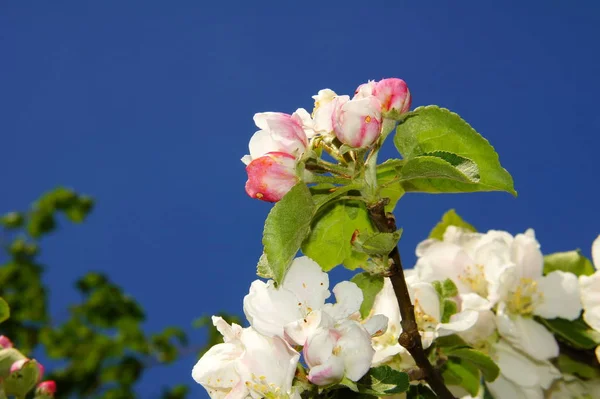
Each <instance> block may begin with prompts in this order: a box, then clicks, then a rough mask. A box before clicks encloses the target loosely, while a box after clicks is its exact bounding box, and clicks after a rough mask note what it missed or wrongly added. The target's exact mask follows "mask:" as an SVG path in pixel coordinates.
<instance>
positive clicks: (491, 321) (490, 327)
mask: <svg viewBox="0 0 600 399" xmlns="http://www.w3.org/2000/svg"><path fill="white" fill-rule="evenodd" d="M495 332H496V315H495V314H494V312H492V311H491V310H481V311H479V315H478V317H477V322H476V323H475V325H473V327H471V328H469V329H467V330H465V331H463V332H461V333H460V334H459V335H460V337H461V338H462V339H464V340H465V341H467V342H468V343H470V344H471V345H473V346H476V345H477V344H479V343H482V342H484V341H486V340H487V339H488V338H489V337H490V336H491V335H492V334H494V333H495Z"/></svg>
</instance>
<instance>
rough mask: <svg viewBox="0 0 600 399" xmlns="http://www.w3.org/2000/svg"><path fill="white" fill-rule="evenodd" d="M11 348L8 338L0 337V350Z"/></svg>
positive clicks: (11, 344)
mask: <svg viewBox="0 0 600 399" xmlns="http://www.w3.org/2000/svg"><path fill="white" fill-rule="evenodd" d="M12 347H13V343H12V341H11V340H10V338H8V337H7V336H5V335H0V348H4V349H5V348H12Z"/></svg>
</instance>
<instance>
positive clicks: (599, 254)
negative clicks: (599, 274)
mask: <svg viewBox="0 0 600 399" xmlns="http://www.w3.org/2000/svg"><path fill="white" fill-rule="evenodd" d="M592 262H594V266H596V269H598V268H600V235H599V236H598V237H597V238H596V239H595V240H594V242H593V243H592Z"/></svg>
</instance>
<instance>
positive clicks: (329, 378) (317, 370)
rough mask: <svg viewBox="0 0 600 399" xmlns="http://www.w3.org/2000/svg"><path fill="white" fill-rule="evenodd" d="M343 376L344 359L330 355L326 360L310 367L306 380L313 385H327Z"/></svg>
mask: <svg viewBox="0 0 600 399" xmlns="http://www.w3.org/2000/svg"><path fill="white" fill-rule="evenodd" d="M343 377H344V361H343V360H342V359H341V358H339V357H337V356H331V357H330V358H329V359H328V361H327V362H325V363H323V364H320V365H318V366H315V367H311V369H310V371H309V373H308V380H309V381H310V382H312V383H313V384H315V385H329V384H333V383H335V382H338V381H340V380H341V379H342V378H343Z"/></svg>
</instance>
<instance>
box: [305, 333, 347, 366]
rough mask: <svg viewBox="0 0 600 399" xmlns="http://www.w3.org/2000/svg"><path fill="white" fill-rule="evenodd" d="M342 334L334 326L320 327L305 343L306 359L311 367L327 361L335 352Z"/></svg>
mask: <svg viewBox="0 0 600 399" xmlns="http://www.w3.org/2000/svg"><path fill="white" fill-rule="evenodd" d="M340 337H341V334H340V333H339V332H338V331H337V330H336V329H333V328H319V329H318V330H317V331H315V333H314V334H312V335H311V336H309V337H308V340H307V341H306V345H304V350H303V353H304V361H306V364H307V365H308V366H309V367H315V366H318V365H320V364H324V363H326V362H327V361H328V360H329V358H330V357H331V356H333V355H332V353H333V348H334V347H335V346H336V344H337V341H338V339H339V338H340Z"/></svg>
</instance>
